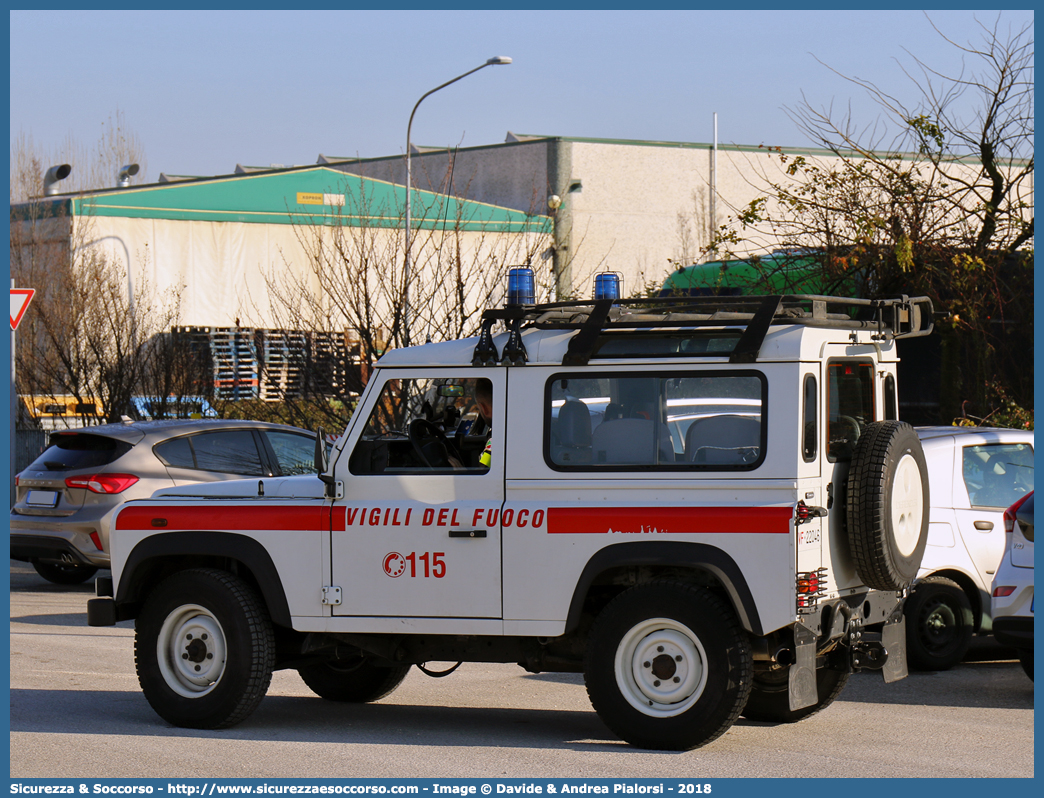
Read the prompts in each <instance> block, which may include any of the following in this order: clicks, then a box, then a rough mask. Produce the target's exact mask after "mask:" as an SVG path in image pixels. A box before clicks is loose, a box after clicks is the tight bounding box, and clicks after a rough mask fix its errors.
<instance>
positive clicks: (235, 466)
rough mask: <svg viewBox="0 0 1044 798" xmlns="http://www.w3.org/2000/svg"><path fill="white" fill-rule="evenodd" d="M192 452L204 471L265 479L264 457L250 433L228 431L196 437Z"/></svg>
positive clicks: (192, 439)
mask: <svg viewBox="0 0 1044 798" xmlns="http://www.w3.org/2000/svg"><path fill="white" fill-rule="evenodd" d="M191 441H192V451H193V453H194V454H195V456H196V468H198V469H199V470H201V471H220V472H223V473H226V474H242V475H244V476H248V477H263V476H265V472H264V469H263V468H262V467H261V455H260V454H259V453H258V451H257V444H256V443H255V442H254V434H253V433H252V432H251V431H250V430H245V429H244V430H225V431H223V432H205V433H203V434H202V435H193V436H192V438H191Z"/></svg>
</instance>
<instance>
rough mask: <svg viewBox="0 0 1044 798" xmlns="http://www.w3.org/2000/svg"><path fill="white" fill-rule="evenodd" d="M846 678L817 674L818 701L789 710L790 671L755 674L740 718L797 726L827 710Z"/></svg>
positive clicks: (832, 672) (829, 671) (825, 672)
mask: <svg viewBox="0 0 1044 798" xmlns="http://www.w3.org/2000/svg"><path fill="white" fill-rule="evenodd" d="M850 675H851V674H849V673H848V672H846V671H836V670H833V669H832V668H819V669H817V670H816V691H817V693H818V696H819V698H818V700H817V701H816V703H815V704H813V705H812V706H810V707H802V708H801V709H791V708H790V668H781V669H779V670H778V671H773V672H771V673H763V674H755V676H754V685H753V687H752V689H751V691H750V698H748V699H747V706H745V707H744V708H743V717H745V718H749V719H750V720H764V721H770V722H772V723H797V722H798V721H799V720H804V719H805V718H807V717H809V716H810V715H815V714H816V713H817V712H819V711H820V710H822V709H826V708H827V707H828V706H830V705H831V704H832V703H834V699H835V698H837V697H838V696H839V695H840V694H841V691H842V690H843V689H844V688H845V685H846V684H848V677H849V676H850Z"/></svg>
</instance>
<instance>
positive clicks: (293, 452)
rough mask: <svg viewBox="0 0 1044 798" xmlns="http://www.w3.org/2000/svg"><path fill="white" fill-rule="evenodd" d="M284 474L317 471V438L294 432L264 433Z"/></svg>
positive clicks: (270, 431) (312, 472)
mask: <svg viewBox="0 0 1044 798" xmlns="http://www.w3.org/2000/svg"><path fill="white" fill-rule="evenodd" d="M264 434H265V435H266V436H267V437H268V442H269V444H270V445H271V446H272V451H274V452H275V456H276V461H277V462H278V463H279V471H280V473H281V474H283V475H284V476H290V475H295V474H314V473H315V439H314V438H310V437H307V436H305V435H297V434H295V433H293V432H273V431H272V430H268V431H266V432H265V433H264Z"/></svg>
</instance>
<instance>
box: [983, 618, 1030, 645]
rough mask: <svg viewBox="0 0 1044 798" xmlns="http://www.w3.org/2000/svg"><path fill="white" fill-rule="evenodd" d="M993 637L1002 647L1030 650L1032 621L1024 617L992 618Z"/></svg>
mask: <svg viewBox="0 0 1044 798" xmlns="http://www.w3.org/2000/svg"><path fill="white" fill-rule="evenodd" d="M993 636H994V637H995V638H997V642H998V643H1000V644H1001V645H1002V646H1012V647H1013V648H1029V649H1032V648H1033V619H1032V618H1030V617H1028V616H1025V615H1008V616H1005V617H1001V618H994V619H993Z"/></svg>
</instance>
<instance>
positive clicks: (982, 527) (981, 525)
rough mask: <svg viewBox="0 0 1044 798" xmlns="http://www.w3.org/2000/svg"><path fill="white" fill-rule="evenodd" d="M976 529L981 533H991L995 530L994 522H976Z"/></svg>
mask: <svg viewBox="0 0 1044 798" xmlns="http://www.w3.org/2000/svg"><path fill="white" fill-rule="evenodd" d="M975 528H976V529H978V530H979V531H980V532H989V531H990V530H992V529H993V521H976V522H975Z"/></svg>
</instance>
